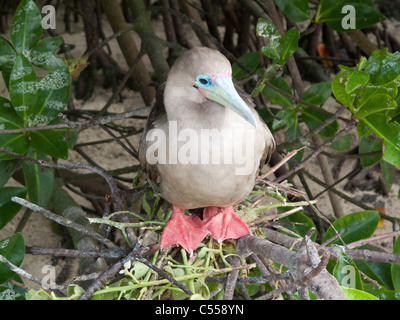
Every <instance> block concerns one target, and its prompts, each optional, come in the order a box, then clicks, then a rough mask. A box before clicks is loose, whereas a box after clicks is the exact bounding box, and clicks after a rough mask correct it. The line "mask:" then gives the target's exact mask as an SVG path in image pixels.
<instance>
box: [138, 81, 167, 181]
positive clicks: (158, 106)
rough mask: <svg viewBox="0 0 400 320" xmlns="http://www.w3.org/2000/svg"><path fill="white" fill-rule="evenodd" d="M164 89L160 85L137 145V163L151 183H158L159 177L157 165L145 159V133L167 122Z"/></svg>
mask: <svg viewBox="0 0 400 320" xmlns="http://www.w3.org/2000/svg"><path fill="white" fill-rule="evenodd" d="M164 89H165V84H162V85H161V86H160V87H159V88H158V89H157V93H156V99H155V101H154V103H153V107H152V109H151V111H150V114H149V117H148V118H147V123H146V127H145V128H144V131H143V134H142V136H141V137H140V143H139V161H140V165H141V167H142V170H143V171H144V172H145V173H146V174H147V176H148V177H149V178H150V180H151V181H153V182H155V183H160V181H161V176H160V173H159V171H158V166H157V164H150V163H149V162H148V161H147V158H146V151H147V148H148V147H149V144H150V143H149V141H146V136H147V133H148V132H149V131H150V130H151V129H154V128H156V127H157V123H160V122H166V121H167V113H166V111H165V107H164Z"/></svg>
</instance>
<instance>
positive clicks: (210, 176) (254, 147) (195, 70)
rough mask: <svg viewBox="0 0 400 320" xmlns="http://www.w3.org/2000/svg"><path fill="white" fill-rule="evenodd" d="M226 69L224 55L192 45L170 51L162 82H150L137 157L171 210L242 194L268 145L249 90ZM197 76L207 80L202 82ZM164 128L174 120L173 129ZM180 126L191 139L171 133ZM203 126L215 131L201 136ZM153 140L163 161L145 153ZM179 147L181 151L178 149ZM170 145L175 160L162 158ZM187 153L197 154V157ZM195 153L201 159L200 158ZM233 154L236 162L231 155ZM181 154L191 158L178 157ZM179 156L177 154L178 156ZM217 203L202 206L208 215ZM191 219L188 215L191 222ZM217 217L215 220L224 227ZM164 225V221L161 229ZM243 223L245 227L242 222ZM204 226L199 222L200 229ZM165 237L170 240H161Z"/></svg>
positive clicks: (221, 204) (224, 202)
mask: <svg viewBox="0 0 400 320" xmlns="http://www.w3.org/2000/svg"><path fill="white" fill-rule="evenodd" d="M231 72H232V71H231V66H230V63H229V61H228V60H227V59H226V58H225V56H223V55H222V54H221V53H219V52H218V51H216V50H212V49H208V48H194V49H191V50H189V51H187V52H185V53H184V54H182V56H181V57H180V58H178V59H177V61H176V62H175V64H174V65H173V67H172V68H171V70H170V73H169V75H168V80H167V83H166V84H163V85H161V86H160V87H159V88H158V90H157V95H156V101H155V103H154V105H153V109H152V111H151V113H150V115H149V118H148V121H147V125H146V128H145V130H144V132H143V135H142V137H141V140H140V146H139V159H140V163H141V166H142V168H143V170H144V171H145V172H146V173H147V175H148V176H149V178H150V179H151V180H152V181H154V182H156V183H159V184H160V193H161V195H162V196H163V197H164V198H165V199H166V200H167V201H169V202H170V203H172V204H173V205H174V212H175V211H179V210H178V209H193V208H200V207H211V208H213V207H216V208H225V207H231V206H233V205H235V204H237V203H240V202H242V201H243V200H244V199H245V198H246V197H247V195H248V194H249V193H250V191H251V190H252V189H253V187H254V182H255V179H256V177H257V175H258V173H259V170H260V169H261V168H262V167H263V166H264V164H265V163H266V162H268V161H269V159H270V156H271V154H272V152H273V151H274V150H275V140H274V138H273V136H272V134H271V132H270V131H269V129H268V127H267V125H266V124H265V123H264V121H263V120H262V119H261V117H260V116H259V115H258V113H257V112H256V111H255V109H254V103H253V101H252V99H251V97H250V96H249V95H248V94H247V93H245V92H244V91H243V90H242V89H240V88H239V87H237V86H235V87H234V86H233V84H232V82H231V77H230V73H231ZM205 80H208V81H209V83H207V84H203V82H204V83H206V81H205ZM221 88H222V89H223V90H224V92H223V95H222V96H221V94H220V93H221V92H220V89H221ZM225 91H226V92H228V94H226V93H225ZM221 97H222V98H221ZM213 100H215V101H213ZM240 100H241V101H240ZM216 101H218V102H216ZM221 103H222V104H221ZM232 105H233V107H231V106H232ZM231 109H232V110H231ZM171 128H175V130H176V133H175V131H174V132H172V129H171ZM170 130H171V132H169V131H170ZM185 130H186V131H187V132H189V133H192V134H194V135H195V136H196V135H197V140H196V139H194V138H193V137H192V138H193V139H190V138H191V136H190V135H189V139H188V137H187V136H186V139H183V138H181V139H179V136H178V138H176V137H174V134H178V135H179V134H180V133H182V132H186V131H185ZM157 132H159V133H160V132H163V133H165V135H166V140H165V141H164V142H165V146H164V147H165V150H164V149H162V143H161V142H162V141H161V140H160V141H158V140H157V139H156V138H154V137H155V136H157V135H154V134H155V133H157ZM203 132H207V133H216V134H217V136H213V135H211V136H212V138H211V136H207V137H208V140H207V139H206V140H204V141H205V142H204V143H203V140H201V138H202V134H203ZM230 133H234V134H233V135H230ZM157 137H158V136H157ZM214 137H216V138H215V139H214ZM173 138H175V139H173ZM250 138H251V139H250ZM152 139H153V141H151V140H152ZM171 139H172V140H171ZM253 139H254V140H253ZM157 141H158V143H159V146H160V148H161V149H162V150H158V154H157V152H156V153H153V156H154V155H157V156H160V152H161V151H166V156H165V159H167V163H154V159H151V161H149V160H150V159H149V154H147V153H148V151H150V150H151V149H150V148H151V147H152V145H153V144H154V143H156V142H157ZM199 141H200V142H199ZM207 141H208V143H206V142H207ZM153 147H154V145H153ZM184 148H186V149H184ZM182 149H184V150H186V153H185V152H182V153H179V152H181V151H182ZM171 150H172V151H171ZM188 150H189V151H188ZM174 151H178V159H177V160H178V161H176V162H175V163H170V162H169V163H168V160H170V159H171V158H170V153H171V154H172V153H173V152H174ZM238 151H239V152H238ZM224 152H225V153H224ZM240 152H241V153H240ZM239 153H240V157H239V155H238V154H239ZM227 154H229V155H232V159H233V161H229V160H228V161H226V160H227V159H229V156H226V155H227ZM194 155H197V161H196V160H195V159H196V157H195V156H194ZM218 155H219V158H218ZM179 156H181V157H180V158H179ZM203 157H204V159H208V162H207V161H205V162H204V161H202V160H204V159H203ZM213 157H215V158H213ZM226 157H227V158H226ZM236 157H237V158H238V159H239V158H240V160H241V162H242V163H239V162H240V161H236ZM175 158H176V157H175ZM188 158H189V159H190V160H194V161H191V162H190V161H189V163H186V162H187V159H188ZM182 159H183V160H184V161H179V160H182ZM175 160H176V159H175ZM211 160H212V161H211ZM214 160H216V161H214ZM218 160H219V161H218ZM213 161H214V162H213ZM182 162H185V163H182ZM221 210H222V209H221ZM221 210H219V211H221ZM219 211H218V210H214V209H213V210H208V211H207V212H209V213H210V212H213V215H215V214H217V213H218V212H219ZM232 212H233V209H232ZM230 214H231V213H229V215H230ZM233 214H234V213H233ZM234 215H235V214H234ZM173 216H174V215H173ZM227 216H228V215H225V217H227ZM186 217H188V216H186ZM189 218H192V217H188V218H187V219H189ZM210 218H211V216H210ZM185 219H186V218H185ZM193 219H194V218H193ZM235 219H236V218H235ZM171 220H172V219H171ZM203 222H204V221H203ZM214 222H215V221H214ZM198 223H199V221H197V220H196V228H197V227H198V226H199V225H198ZM214 224H215V223H214ZM222 224H223V225H222V226H221V228H228V227H229V228H231V226H230V225H229V226H227V225H225V224H224V223H222ZM167 226H168V225H167ZM243 228H244V226H243ZM233 229H235V227H233ZM237 229H241V227H238V228H237ZM166 230H168V228H167V227H166V229H165V230H164V233H166ZM196 230H197V229H196ZM246 230H247V231H246V232H247V233H248V232H249V231H248V228H247V229H246ZM208 231H210V230H207V229H205V232H206V234H207V232H208ZM203 232H204V230H203ZM210 232H211V233H213V231H210ZM243 232H245V231H243ZM177 233H185V231H184V230H179V231H178V232H177ZM182 236H183V235H182ZM163 237H164V235H163ZM165 237H167V236H165ZM227 237H229V235H228V236H227ZM233 237H236V236H233ZM199 238H201V236H199ZM178 240H179V239H178ZM178 240H177V241H176V242H177V243H180V244H182V242H185V241H186V240H185V241H183V240H182V241H178ZM219 240H221V239H219ZM222 240H223V239H222ZM174 241H175V240H174ZM193 241H194V242H193ZM193 241H188V243H185V244H182V245H183V246H184V247H185V249H186V250H188V251H191V250H193V249H194V248H195V246H197V244H196V242H197V241H198V239H196V240H193ZM200 241H201V240H200ZM165 243H166V244H167V245H169V244H170V242H169V241H164V244H165ZM162 244H163V240H162Z"/></svg>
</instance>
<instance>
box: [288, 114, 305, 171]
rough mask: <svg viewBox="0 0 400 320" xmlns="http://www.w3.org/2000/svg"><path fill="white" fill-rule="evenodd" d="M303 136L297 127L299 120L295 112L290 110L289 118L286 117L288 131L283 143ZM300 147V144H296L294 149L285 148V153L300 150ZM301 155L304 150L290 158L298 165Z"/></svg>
mask: <svg viewBox="0 0 400 320" xmlns="http://www.w3.org/2000/svg"><path fill="white" fill-rule="evenodd" d="M302 135H303V133H302V131H301V128H300V126H299V120H298V117H297V114H296V111H295V110H290V113H289V116H288V130H287V133H286V136H285V142H289V141H292V140H294V139H296V138H298V137H301V136H302ZM301 147H302V145H301V144H298V145H296V146H294V147H291V148H287V151H288V152H289V151H292V150H294V149H300V148H301ZM303 154H304V149H303V150H301V151H299V152H297V154H296V155H295V156H294V157H293V158H292V159H293V160H295V161H297V162H298V163H300V162H301V160H302V159H303Z"/></svg>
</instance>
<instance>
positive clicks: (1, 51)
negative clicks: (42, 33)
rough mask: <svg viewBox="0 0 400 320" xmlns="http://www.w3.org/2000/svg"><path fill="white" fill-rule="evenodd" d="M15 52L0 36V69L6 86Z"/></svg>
mask: <svg viewBox="0 0 400 320" xmlns="http://www.w3.org/2000/svg"><path fill="white" fill-rule="evenodd" d="M16 57H17V54H16V52H15V50H14V48H13V47H12V45H11V44H10V43H9V42H8V41H7V40H6V39H4V38H3V37H2V36H0V71H1V73H2V75H3V79H4V83H5V84H6V86H7V88H8V82H9V80H10V73H11V69H12V67H13V65H14V62H15V59H16Z"/></svg>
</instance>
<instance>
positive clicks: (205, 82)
mask: <svg viewBox="0 0 400 320" xmlns="http://www.w3.org/2000/svg"><path fill="white" fill-rule="evenodd" d="M199 82H200V83H201V84H204V85H206V84H208V81H207V80H206V79H204V78H201V79H199Z"/></svg>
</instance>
